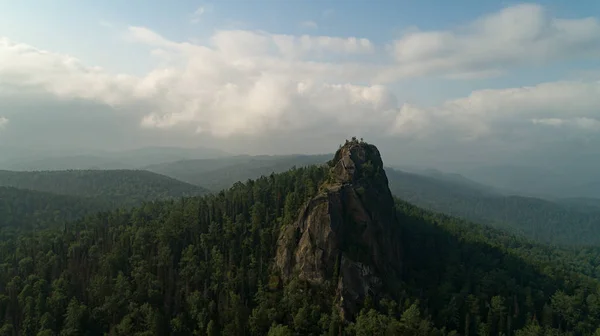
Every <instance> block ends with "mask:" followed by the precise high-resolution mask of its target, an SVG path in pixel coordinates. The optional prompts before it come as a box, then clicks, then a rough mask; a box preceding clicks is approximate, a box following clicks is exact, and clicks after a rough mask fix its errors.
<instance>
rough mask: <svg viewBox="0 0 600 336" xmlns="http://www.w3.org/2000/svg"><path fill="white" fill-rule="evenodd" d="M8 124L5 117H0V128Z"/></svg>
mask: <svg viewBox="0 0 600 336" xmlns="http://www.w3.org/2000/svg"><path fill="white" fill-rule="evenodd" d="M6 125H8V119H7V118H5V117H0V129H3V128H4V127H6Z"/></svg>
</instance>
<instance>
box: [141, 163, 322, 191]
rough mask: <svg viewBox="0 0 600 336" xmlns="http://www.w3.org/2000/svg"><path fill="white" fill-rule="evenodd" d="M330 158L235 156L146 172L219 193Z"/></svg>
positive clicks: (161, 165) (164, 166) (156, 166)
mask: <svg viewBox="0 0 600 336" xmlns="http://www.w3.org/2000/svg"><path fill="white" fill-rule="evenodd" d="M330 157H331V155H281V156H266V155H265V156H234V157H226V158H220V159H206V160H184V161H177V162H170V163H164V164H159V165H152V166H148V167H145V169H147V170H149V171H152V172H155V173H158V174H163V175H166V176H170V177H173V178H176V179H178V180H181V181H185V182H188V183H191V184H195V185H200V186H203V187H205V188H208V189H209V190H212V191H220V190H222V189H225V188H229V187H231V186H232V185H233V184H234V183H236V182H238V181H246V180H248V179H254V178H258V177H260V176H263V175H265V176H268V175H270V174H272V173H281V172H284V171H286V170H289V169H290V168H292V167H305V166H310V165H314V164H324V163H325V162H326V161H327V160H329V158H330Z"/></svg>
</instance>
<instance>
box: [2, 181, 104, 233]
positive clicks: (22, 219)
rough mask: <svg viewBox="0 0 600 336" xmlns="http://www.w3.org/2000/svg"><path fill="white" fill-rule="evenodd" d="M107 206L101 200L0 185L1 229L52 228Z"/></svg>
mask: <svg viewBox="0 0 600 336" xmlns="http://www.w3.org/2000/svg"><path fill="white" fill-rule="evenodd" d="M109 208H110V207H109V205H108V202H102V201H100V200H93V199H87V198H82V197H76V196H67V195H56V194H51V193H44V192H39V191H32V190H22V189H16V188H10V187H0V228H7V227H12V228H15V229H18V230H29V229H46V228H52V227H57V226H60V225H62V224H64V223H66V222H68V221H73V220H75V219H78V218H81V217H83V216H85V215H88V214H92V213H95V212H99V211H103V210H108V209H109Z"/></svg>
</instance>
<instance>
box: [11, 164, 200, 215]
mask: <svg viewBox="0 0 600 336" xmlns="http://www.w3.org/2000/svg"><path fill="white" fill-rule="evenodd" d="M0 186H4V187H13V188H19V189H29V190H36V191H42V192H48V193H53V194H59V195H71V196H79V197H86V198H90V199H91V198H93V199H102V200H103V201H109V202H111V203H113V204H118V205H120V206H131V205H136V204H139V203H141V202H144V201H153V200H157V199H165V198H174V197H182V196H195V195H200V194H203V193H206V190H205V189H203V188H201V187H198V186H194V185H190V184H187V183H185V182H181V181H178V180H175V179H173V178H170V177H167V176H162V175H159V174H155V173H152V172H148V171H143V170H68V171H36V172H15V171H6V170H3V171H0Z"/></svg>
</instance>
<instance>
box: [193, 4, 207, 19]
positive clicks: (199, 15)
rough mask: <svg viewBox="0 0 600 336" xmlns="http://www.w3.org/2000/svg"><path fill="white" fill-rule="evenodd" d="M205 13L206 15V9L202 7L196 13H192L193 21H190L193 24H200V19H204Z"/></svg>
mask: <svg viewBox="0 0 600 336" xmlns="http://www.w3.org/2000/svg"><path fill="white" fill-rule="evenodd" d="M204 13H206V8H204V7H202V6H200V7H198V8H197V9H196V10H195V11H194V13H192V19H191V20H190V22H191V23H198V22H200V19H201V18H202V15H204Z"/></svg>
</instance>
